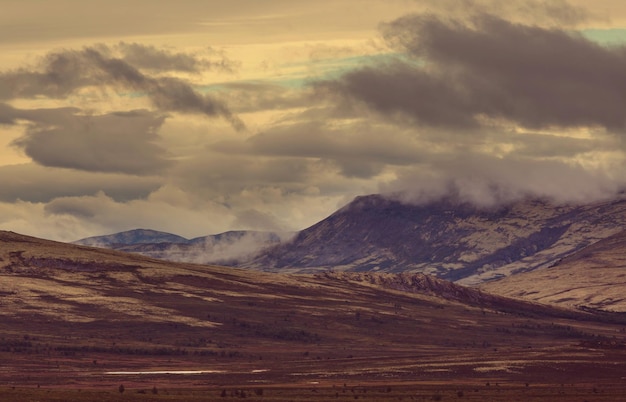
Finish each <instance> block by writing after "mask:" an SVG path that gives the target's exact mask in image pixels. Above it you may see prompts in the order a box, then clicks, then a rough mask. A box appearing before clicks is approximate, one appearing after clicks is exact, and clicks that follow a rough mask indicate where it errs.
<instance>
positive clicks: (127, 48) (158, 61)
mask: <svg viewBox="0 0 626 402" xmlns="http://www.w3.org/2000/svg"><path fill="white" fill-rule="evenodd" d="M113 50H114V51H115V50H117V51H119V52H120V53H121V54H122V57H121V58H122V59H123V60H124V61H126V62H127V63H129V64H130V65H132V66H135V67H136V68H139V69H146V70H151V71H157V72H158V71H181V72H188V73H199V72H202V71H206V70H218V71H224V72H229V73H233V72H235V70H236V68H237V66H238V64H237V63H236V62H234V61H233V60H230V59H229V58H227V57H226V56H225V54H223V53H220V52H218V51H215V50H213V49H211V48H208V49H207V50H208V51H209V52H210V53H211V54H212V55H215V56H218V57H219V58H218V59H216V60H209V59H204V58H202V57H200V56H198V55H197V54H193V53H183V52H174V51H172V50H169V49H163V48H157V47H156V46H150V45H144V44H141V43H127V42H120V43H119V44H118V45H117V46H115V47H114V48H113Z"/></svg>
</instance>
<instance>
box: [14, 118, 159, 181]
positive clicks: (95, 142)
mask: <svg viewBox="0 0 626 402" xmlns="http://www.w3.org/2000/svg"><path fill="white" fill-rule="evenodd" d="M13 112H14V114H13V115H14V117H15V118H20V119H25V120H28V121H30V122H31V124H28V126H27V128H26V132H25V134H24V135H23V136H22V137H20V138H18V139H17V140H15V141H14V143H13V144H14V145H15V146H16V147H18V148H20V149H22V150H23V151H24V152H25V153H26V154H27V155H28V156H29V157H31V158H32V159H33V160H34V161H35V162H37V163H39V164H41V165H43V166H51V167H62V168H72V169H78V170H85V171H91V172H116V173H129V174H138V175H142V174H153V173H157V172H159V171H160V170H162V169H164V168H165V167H167V166H168V165H169V164H170V162H169V160H168V158H167V154H166V151H165V150H164V149H163V148H161V147H159V146H158V145H156V144H155V143H154V141H155V140H156V139H157V138H158V136H157V134H156V131H157V129H158V128H159V127H160V126H161V124H162V123H163V120H164V117H163V116H162V115H159V114H155V113H153V112H149V111H146V110H137V111H131V112H118V113H109V114H104V115H93V116H92V115H79V114H76V112H77V111H76V110H75V109H71V108H64V109H42V110H25V111H23V110H17V109H13Z"/></svg>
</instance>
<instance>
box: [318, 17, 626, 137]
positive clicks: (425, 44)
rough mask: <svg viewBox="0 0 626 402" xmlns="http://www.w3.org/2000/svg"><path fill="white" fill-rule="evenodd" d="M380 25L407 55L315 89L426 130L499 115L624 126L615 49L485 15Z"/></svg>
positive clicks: (517, 120)
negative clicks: (410, 122) (403, 119)
mask: <svg viewBox="0 0 626 402" xmlns="http://www.w3.org/2000/svg"><path fill="white" fill-rule="evenodd" d="M383 32H384V35H385V37H386V39H387V40H388V42H389V43H390V44H391V45H392V46H393V47H394V48H396V49H398V50H400V51H402V52H403V53H404V56H403V57H397V58H395V59H394V60H391V61H389V62H387V63H380V64H378V65H373V66H367V67H364V68H361V69H357V70H355V71H351V72H349V73H347V74H345V75H343V76H342V77H341V78H340V79H339V80H337V81H331V82H326V83H325V84H323V85H321V87H322V88H323V89H326V90H330V91H331V92H333V93H335V94H338V95H339V96H340V97H343V98H346V99H349V100H351V101H353V102H361V103H363V104H366V105H367V106H368V107H370V108H371V109H373V110H376V111H378V112H380V113H384V114H386V115H390V116H393V115H401V116H404V117H408V118H411V119H413V120H414V122H415V123H417V124H420V125H424V126H431V127H448V128H452V129H464V128H465V129H475V128H477V127H482V126H486V125H489V124H490V123H491V124H493V123H494V122H497V121H505V122H509V123H513V124H516V125H519V126H521V127H525V128H530V129H541V128H551V127H562V128H572V127H593V126H600V127H604V128H606V129H608V130H611V131H615V132H623V131H624V129H625V128H626V127H625V123H626V122H625V119H624V115H623V113H622V111H623V110H624V108H625V107H626V98H624V96H623V93H624V91H625V90H626V73H625V71H626V51H625V50H624V49H623V48H621V47H613V48H607V47H602V46H600V45H598V44H595V43H593V42H591V41H589V40H587V39H585V38H584V37H582V36H581V35H577V34H574V33H571V32H567V31H564V30H561V29H557V28H544V27H540V26H536V25H525V24H521V23H513V22H511V21H507V20H504V19H502V18H500V17H498V16H495V15H491V14H484V13H483V14H478V15H474V16H473V17H471V18H467V19H446V18H443V17H440V16H437V15H434V14H420V15H410V16H405V17H402V18H400V19H397V20H395V21H393V22H391V23H389V24H386V25H384V27H383Z"/></svg>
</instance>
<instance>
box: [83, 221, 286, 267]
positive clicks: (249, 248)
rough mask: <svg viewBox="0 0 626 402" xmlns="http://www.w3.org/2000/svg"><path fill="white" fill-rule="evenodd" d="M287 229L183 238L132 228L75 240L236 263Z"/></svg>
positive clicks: (159, 255) (172, 258)
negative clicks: (280, 231)
mask: <svg viewBox="0 0 626 402" xmlns="http://www.w3.org/2000/svg"><path fill="white" fill-rule="evenodd" d="M290 236H292V234H290V233H274V232H255V231H243V230H242V231H231V232H225V233H220V234H216V235H209V236H202V237H196V238H193V239H186V238H184V237H181V236H177V235H174V234H170V233H164V232H158V231H154V230H145V229H135V230H130V231H127V232H121V233H116V234H112V235H106V236H96V237H90V238H87V239H82V240H78V241H76V242H74V243H75V244H80V245H86V246H95V247H103V248H109V249H113V250H119V251H124V252H129V253H137V254H142V255H145V256H148V257H152V258H159V259H164V260H168V261H175V262H193V263H200V264H208V263H216V264H217V263H219V264H221V265H236V264H237V263H238V261H239V260H241V259H246V258H250V257H251V256H252V255H255V254H256V253H258V252H260V250H262V249H264V248H266V247H270V246H273V245H276V244H279V243H280V242H281V241H284V240H285V239H288V238H289V237H290Z"/></svg>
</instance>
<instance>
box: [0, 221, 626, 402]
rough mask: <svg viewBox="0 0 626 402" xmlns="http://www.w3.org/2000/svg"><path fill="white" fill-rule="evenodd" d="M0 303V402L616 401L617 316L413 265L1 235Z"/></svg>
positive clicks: (619, 361) (619, 391)
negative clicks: (413, 270) (291, 263)
mask: <svg viewBox="0 0 626 402" xmlns="http://www.w3.org/2000/svg"><path fill="white" fill-rule="evenodd" d="M0 307H1V309H0V315H1V317H0V318H1V323H2V324H0V400H3V401H4V400H8V401H27V400H28V401H30V400H50V401H52V400H57V401H62V400H72V401H74V400H76V401H81V400H85V401H87V400H90V401H93V400H103V401H106V400H142V401H149V400H186V401H188V400H222V398H224V399H226V400H228V399H230V398H243V397H245V398H246V399H248V400H260V401H261V400H264V401H288V400H311V401H320V400H348V399H349V400H354V399H362V400H371V401H387V400H411V399H414V400H475V401H477V400H481V401H489V400H493V401H500V400H501V401H505V400H506V401H514V400H520V401H522V400H523V401H528V400H536V401H548V400H550V401H553V400H567V401H581V402H582V401H615V400H620V397H618V396H622V395H626V379H625V378H626V333H625V328H626V320H625V319H624V317H622V315H621V314H618V313H614V314H610V313H603V314H595V313H593V312H577V311H574V310H566V309H558V308H552V307H546V306H544V305H540V304H534V303H531V302H521V301H516V300H510V299H506V298H503V297H494V296H491V295H489V294H486V293H484V292H480V291H477V290H473V289H467V288H463V287H461V286H458V285H454V284H451V283H449V282H446V281H442V280H437V279H434V278H431V277H427V276H424V275H422V274H414V275H409V274H406V275H405V276H402V275H395V276H394V275H392V274H384V275H383V274H335V273H320V274H317V275H279V274H269V273H262V272H258V271H246V270H239V269H231V268H223V267H213V266H201V265H192V264H177V263H168V262H164V261H160V260H153V259H149V258H146V257H142V256H138V255H128V254H124V253H119V252H115V251H109V250H103V249H92V248H89V247H82V246H75V245H68V244H62V243H55V242H49V241H43V240H39V239H34V238H30V237H26V236H21V235H17V234H14V233H9V232H0ZM184 372H186V373H184ZM120 386H123V387H120ZM120 391H123V392H120Z"/></svg>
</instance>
